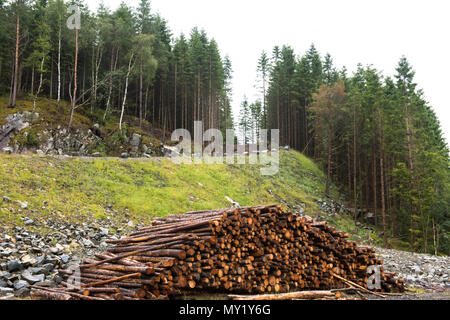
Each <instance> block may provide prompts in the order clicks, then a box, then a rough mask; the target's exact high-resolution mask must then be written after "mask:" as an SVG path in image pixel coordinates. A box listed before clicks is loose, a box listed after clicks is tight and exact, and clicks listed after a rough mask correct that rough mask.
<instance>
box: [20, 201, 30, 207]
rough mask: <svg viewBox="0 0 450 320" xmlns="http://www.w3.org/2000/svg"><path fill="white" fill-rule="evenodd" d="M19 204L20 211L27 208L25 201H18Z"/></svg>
mask: <svg viewBox="0 0 450 320" xmlns="http://www.w3.org/2000/svg"><path fill="white" fill-rule="evenodd" d="M19 203H20V207H21V208H22V209H26V208H28V202H27V201H24V202H20V201H19Z"/></svg>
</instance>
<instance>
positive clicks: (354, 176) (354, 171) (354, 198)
mask: <svg viewBox="0 0 450 320" xmlns="http://www.w3.org/2000/svg"><path fill="white" fill-rule="evenodd" d="M356 140H357V132H356V105H353V207H354V210H355V211H354V219H355V220H356V218H357V216H358V211H357V210H358V208H357V207H358V204H357V202H358V197H357V185H356V178H357V176H356V173H357V172H356V170H357V163H356V159H357V157H356Z"/></svg>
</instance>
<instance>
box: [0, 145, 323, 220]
mask: <svg viewBox="0 0 450 320" xmlns="http://www.w3.org/2000/svg"><path fill="white" fill-rule="evenodd" d="M280 161H281V163H280V172H279V174H278V175H274V176H264V177H263V176H261V175H260V171H259V166H257V165H225V164H215V165H208V164H198V165H197V164H195V165H194V164H192V165H190V164H183V165H177V164H174V163H173V162H171V161H170V160H168V159H155V160H153V159H152V160H147V161H145V160H133V159H128V160H122V159H101V158H99V159H93V160H86V159H77V158H66V159H64V158H55V157H39V156H34V155H31V156H20V155H4V154H2V155H1V156H0V181H1V182H0V189H1V196H8V197H9V198H11V199H12V202H11V203H9V202H3V203H0V207H1V214H0V222H1V223H2V225H8V224H15V223H19V220H20V219H18V217H20V216H21V215H26V216H29V217H40V218H46V217H53V218H63V219H66V220H69V221H81V220H83V219H86V218H87V217H93V218H100V219H101V218H104V217H106V211H105V208H106V207H107V206H108V205H112V206H113V207H114V208H115V210H117V211H119V212H127V214H129V215H130V216H131V217H133V219H135V220H137V221H142V222H148V221H149V220H150V219H151V218H152V217H155V216H166V215H168V214H171V213H181V212H186V211H189V210H201V209H213V208H219V207H225V206H229V203H227V201H226V200H225V196H229V197H231V198H232V199H234V200H235V201H237V202H239V203H240V204H241V205H256V204H266V203H280V200H281V199H283V200H285V201H287V202H288V203H292V204H300V203H303V204H304V205H305V207H306V211H307V213H308V214H310V215H314V214H315V212H317V208H316V206H315V203H314V199H318V198H320V197H321V193H322V192H323V189H324V179H325V178H324V175H323V173H322V172H321V171H320V170H319V169H318V168H317V167H315V166H314V164H313V162H312V161H311V160H309V159H308V158H306V157H305V156H303V155H301V154H299V153H297V152H293V151H290V152H282V154H281V159H280ZM16 200H18V201H27V202H28V209H27V210H23V212H19V210H20V206H19V203H16V202H15V201H16ZM44 201H47V202H48V203H49V205H48V206H46V207H44V208H43V203H44ZM10 209H11V210H12V211H11V210H10Z"/></svg>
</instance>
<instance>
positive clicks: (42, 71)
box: [33, 57, 45, 111]
mask: <svg viewBox="0 0 450 320" xmlns="http://www.w3.org/2000/svg"><path fill="white" fill-rule="evenodd" d="M44 60H45V57H42V60H41V75H40V78H39V87H38V89H37V91H36V95H35V96H34V100H33V111H35V110H36V99H37V97H38V95H39V93H40V92H41V87H42V76H43V74H44Z"/></svg>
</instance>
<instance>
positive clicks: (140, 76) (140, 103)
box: [139, 58, 143, 128]
mask: <svg viewBox="0 0 450 320" xmlns="http://www.w3.org/2000/svg"><path fill="white" fill-rule="evenodd" d="M142 63H143V62H142V58H141V59H140V63H139V127H140V128H142Z"/></svg>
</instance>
